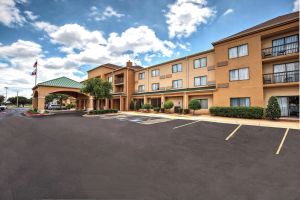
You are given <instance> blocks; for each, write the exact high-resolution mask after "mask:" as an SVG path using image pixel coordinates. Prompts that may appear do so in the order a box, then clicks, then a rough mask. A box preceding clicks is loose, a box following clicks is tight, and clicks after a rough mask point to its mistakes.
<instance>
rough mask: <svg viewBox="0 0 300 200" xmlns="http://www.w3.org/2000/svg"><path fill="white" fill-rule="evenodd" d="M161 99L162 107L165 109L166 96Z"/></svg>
mask: <svg viewBox="0 0 300 200" xmlns="http://www.w3.org/2000/svg"><path fill="white" fill-rule="evenodd" d="M160 99H161V105H160V107H161V108H163V107H164V104H165V101H166V98H165V95H161V97H160Z"/></svg>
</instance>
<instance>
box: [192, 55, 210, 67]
mask: <svg viewBox="0 0 300 200" xmlns="http://www.w3.org/2000/svg"><path fill="white" fill-rule="evenodd" d="M202 60H205V65H202ZM197 61H198V62H199V63H200V64H199V67H197V66H196V62H197ZM204 67H207V57H203V58H199V59H196V60H194V69H198V68H204Z"/></svg>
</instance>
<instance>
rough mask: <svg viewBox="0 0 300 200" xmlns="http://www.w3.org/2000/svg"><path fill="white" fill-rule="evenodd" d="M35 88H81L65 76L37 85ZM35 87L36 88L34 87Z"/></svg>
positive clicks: (79, 84) (77, 83)
mask: <svg viewBox="0 0 300 200" xmlns="http://www.w3.org/2000/svg"><path fill="white" fill-rule="evenodd" d="M37 86H50V87H65V88H78V89H79V88H81V83H79V82H77V81H74V80H72V79H70V78H67V77H65V76H63V77H60V78H56V79H52V80H49V81H45V82H42V83H39V84H37ZM35 87H36V86H35Z"/></svg>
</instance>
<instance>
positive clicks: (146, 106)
mask: <svg viewBox="0 0 300 200" xmlns="http://www.w3.org/2000/svg"><path fill="white" fill-rule="evenodd" d="M142 108H143V109H145V110H147V111H149V110H150V109H151V108H152V106H151V105H150V104H149V103H145V104H144V105H143V106H142Z"/></svg>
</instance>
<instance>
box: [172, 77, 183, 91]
mask: <svg viewBox="0 0 300 200" xmlns="http://www.w3.org/2000/svg"><path fill="white" fill-rule="evenodd" d="M172 88H174V89H177V88H182V79H180V80H174V81H172Z"/></svg>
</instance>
